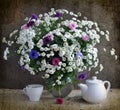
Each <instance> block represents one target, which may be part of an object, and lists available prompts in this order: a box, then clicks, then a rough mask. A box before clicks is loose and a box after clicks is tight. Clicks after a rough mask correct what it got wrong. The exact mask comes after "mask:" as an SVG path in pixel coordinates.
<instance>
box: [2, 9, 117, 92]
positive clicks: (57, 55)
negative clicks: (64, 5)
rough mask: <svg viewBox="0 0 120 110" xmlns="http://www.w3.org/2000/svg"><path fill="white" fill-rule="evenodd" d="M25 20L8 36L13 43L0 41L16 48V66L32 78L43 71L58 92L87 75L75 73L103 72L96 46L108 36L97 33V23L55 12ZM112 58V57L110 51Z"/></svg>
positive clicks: (5, 53) (49, 83) (79, 14)
mask: <svg viewBox="0 0 120 110" xmlns="http://www.w3.org/2000/svg"><path fill="white" fill-rule="evenodd" d="M26 20H27V23H26V24H24V25H23V26H21V29H20V30H19V31H18V30H15V31H13V32H12V33H11V34H10V38H11V39H14V40H6V38H3V42H4V43H7V44H8V45H9V46H13V44H17V46H18V48H17V50H16V51H15V52H16V53H17V55H19V61H18V62H19V65H20V66H21V67H23V68H24V69H26V70H28V71H29V72H30V74H33V75H35V74H38V73H40V72H41V71H44V73H42V75H43V78H45V79H46V82H47V84H48V85H49V88H55V89H57V90H58V89H59V90H60V89H61V88H62V87H63V86H64V85H65V84H68V83H72V82H73V81H74V80H76V77H78V78H79V79H80V80H83V79H85V78H86V76H87V74H85V73H81V74H79V75H78V73H79V72H82V71H84V70H86V69H88V70H89V71H90V70H91V69H92V68H96V67H97V66H100V71H102V69H103V66H102V64H100V65H99V58H98V52H99V51H98V49H97V47H96V45H97V44H98V43H100V40H101V38H106V40H107V41H110V39H109V32H108V31H102V30H100V28H99V27H98V24H97V23H96V22H93V21H90V20H87V18H86V17H84V18H82V16H81V13H77V14H75V13H73V12H69V11H67V10H65V9H59V10H55V9H54V8H52V9H51V11H50V12H48V13H44V14H40V15H39V17H38V16H37V15H35V14H32V16H31V17H30V18H29V19H28V18H26ZM104 51H106V49H105V48H104ZM8 54H9V48H8V47H7V48H6V50H5V51H4V59H5V60H7V56H8ZM111 55H115V49H113V48H112V50H111ZM115 59H117V56H116V55H115Z"/></svg>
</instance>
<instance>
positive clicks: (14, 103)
mask: <svg viewBox="0 0 120 110" xmlns="http://www.w3.org/2000/svg"><path fill="white" fill-rule="evenodd" d="M64 101H65V103H64V104H62V105H58V104H55V98H54V97H52V95H51V94H50V93H48V91H46V90H45V91H44V92H43V94H42V97H41V99H40V101H39V102H31V101H29V99H28V97H27V96H25V95H24V94H23V92H22V90H11V89H1V90H0V110H120V89H112V90H110V92H109V94H108V98H107V99H106V100H105V101H104V102H102V103H101V104H89V103H87V102H85V101H84V100H82V99H81V92H80V90H73V91H72V92H71V93H70V94H69V96H68V97H66V98H65V99H64Z"/></svg>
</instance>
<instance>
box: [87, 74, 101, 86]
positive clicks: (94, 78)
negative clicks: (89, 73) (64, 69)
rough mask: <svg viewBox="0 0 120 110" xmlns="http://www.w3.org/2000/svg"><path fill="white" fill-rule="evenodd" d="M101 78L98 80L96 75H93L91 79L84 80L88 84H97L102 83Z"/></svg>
mask: <svg viewBox="0 0 120 110" xmlns="http://www.w3.org/2000/svg"><path fill="white" fill-rule="evenodd" d="M102 82H103V81H102V80H98V79H97V77H96V76H93V77H92V79H88V80H86V83H88V84H89V83H90V84H99V83H102Z"/></svg>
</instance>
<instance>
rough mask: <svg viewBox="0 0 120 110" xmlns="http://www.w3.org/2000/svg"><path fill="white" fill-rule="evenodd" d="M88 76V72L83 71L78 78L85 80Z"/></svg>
mask: <svg viewBox="0 0 120 110" xmlns="http://www.w3.org/2000/svg"><path fill="white" fill-rule="evenodd" d="M86 78H87V74H86V73H82V74H79V75H78V79H79V80H84V79H86Z"/></svg>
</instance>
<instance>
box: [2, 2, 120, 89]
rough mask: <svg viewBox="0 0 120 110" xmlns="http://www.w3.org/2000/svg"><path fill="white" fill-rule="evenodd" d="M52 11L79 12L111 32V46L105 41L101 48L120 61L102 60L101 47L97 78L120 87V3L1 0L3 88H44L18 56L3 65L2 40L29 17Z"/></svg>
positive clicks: (40, 80)
mask: <svg viewBox="0 0 120 110" xmlns="http://www.w3.org/2000/svg"><path fill="white" fill-rule="evenodd" d="M52 7H54V8H55V9H59V8H64V9H67V10H69V11H74V12H79V11H80V12H81V13H82V14H83V16H87V17H88V19H90V20H93V21H96V22H98V24H99V26H100V27H101V29H103V30H106V29H107V30H109V31H110V39H111V42H106V41H103V42H102V45H103V46H105V47H106V49H111V48H112V47H114V48H115V49H116V51H117V52H116V54H118V56H119V58H118V61H116V62H115V61H114V58H113V57H110V56H108V55H106V56H103V52H102V50H103V46H98V48H99V49H100V51H101V52H100V54H99V57H100V62H101V63H102V64H103V65H104V67H105V68H104V70H103V71H102V73H100V74H99V75H98V77H99V78H100V79H103V80H109V81H110V82H111V83H112V87H120V19H119V18H120V14H119V13H120V1H119V0H35V1H34V0H0V15H1V17H0V24H1V25H0V88H23V87H24V86H25V85H27V84H31V83H41V84H45V82H44V81H43V80H42V79H41V76H40V75H36V76H32V75H30V74H29V72H27V71H23V70H22V69H21V68H20V66H19V65H18V62H17V59H18V58H17V57H16V56H11V57H10V58H9V60H8V61H7V62H6V61H4V60H3V58H2V56H3V50H4V48H5V45H4V44H2V43H1V40H2V38H3V37H6V38H7V37H8V36H9V34H10V32H12V31H13V30H14V29H16V28H17V29H19V28H20V25H22V24H24V23H25V21H24V18H25V17H26V16H28V17H30V16H31V14H32V13H36V14H39V13H44V12H48V11H49V10H50V8H52ZM12 49H14V48H12ZM108 54H109V52H108ZM94 72H95V70H92V71H91V72H90V73H92V75H94ZM89 77H90V76H89Z"/></svg>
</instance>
